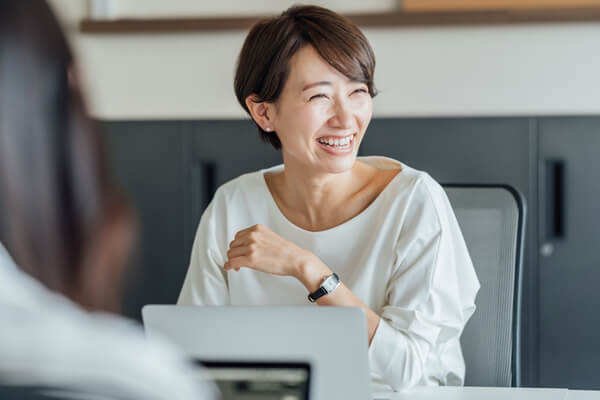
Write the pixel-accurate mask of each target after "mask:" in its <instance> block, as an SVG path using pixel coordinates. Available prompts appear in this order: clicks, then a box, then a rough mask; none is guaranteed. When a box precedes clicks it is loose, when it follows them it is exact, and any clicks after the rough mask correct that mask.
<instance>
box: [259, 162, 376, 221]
mask: <svg viewBox="0 0 600 400" xmlns="http://www.w3.org/2000/svg"><path fill="white" fill-rule="evenodd" d="M374 172H376V169H375V168H374V167H371V166H369V165H367V164H364V163H362V162H359V161H357V162H355V163H354V165H353V167H352V168H351V169H349V170H348V171H345V172H341V173H335V174H334V173H311V172H310V171H307V169H306V167H304V168H303V167H302V166H295V165H294V164H292V163H286V164H285V168H284V170H283V172H281V173H278V174H273V175H271V176H270V177H268V179H267V184H268V186H269V189H270V190H271V193H272V194H273V197H274V199H275V201H276V203H277V204H278V206H279V208H280V209H281V210H282V211H283V213H284V214H285V215H286V217H288V218H289V219H290V220H291V221H292V222H294V223H296V224H297V225H299V226H301V227H306V228H308V229H309V230H321V229H324V227H327V226H331V225H336V224H337V223H341V222H342V221H343V220H346V219H348V216H349V215H350V214H352V213H353V212H354V210H355V209H356V208H357V206H358V208H360V205H356V204H354V203H356V200H359V201H360V199H356V197H357V194H359V193H361V192H363V188H364V187H365V186H367V185H368V184H369V182H370V181H371V179H372V177H373V174H374Z"/></svg>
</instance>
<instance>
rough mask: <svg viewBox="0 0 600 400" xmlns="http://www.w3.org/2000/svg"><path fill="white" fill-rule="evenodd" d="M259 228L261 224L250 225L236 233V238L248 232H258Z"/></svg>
mask: <svg viewBox="0 0 600 400" xmlns="http://www.w3.org/2000/svg"><path fill="white" fill-rule="evenodd" d="M259 228H260V225H252V226H249V227H247V228H246V229H242V230H241V231H238V232H237V233H236V234H235V238H236V239H237V238H239V237H242V236H244V235H246V234H248V233H250V232H256V231H257V230H258V229H259Z"/></svg>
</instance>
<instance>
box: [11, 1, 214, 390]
mask: <svg viewBox="0 0 600 400" xmlns="http://www.w3.org/2000/svg"><path fill="white" fill-rule="evenodd" d="M75 72H76V71H75V69H74V65H73V57H72V54H71V52H70V50H69V48H68V45H67V42H66V40H65V37H64V35H63V33H62V32H61V30H60V27H59V25H58V23H57V21H56V19H55V17H54V16H53V15H52V13H51V11H50V9H49V7H48V5H47V4H46V3H45V2H44V1H40V0H31V1H26V2H24V1H21V0H3V1H2V2H0V204H1V205H2V206H1V207H0V224H1V225H0V227H1V228H3V229H1V230H0V243H2V244H4V246H5V247H6V249H5V248H4V246H2V245H0V276H1V277H2V278H1V279H0V326H1V328H0V385H1V386H3V387H0V397H2V398H5V397H6V398H14V397H15V396H16V393H19V392H14V391H13V390H16V389H14V387H15V385H18V386H26V387H49V388H53V389H60V390H63V392H59V393H62V394H63V395H64V396H66V397H68V398H79V397H78V396H79V395H82V396H83V397H85V398H90V397H89V396H87V397H86V396H85V394H86V393H87V394H96V395H100V397H102V398H128V399H129V398H131V399H138V398H139V399H202V398H212V397H213V396H212V393H211V392H209V390H208V389H209V388H208V387H207V386H206V385H203V384H200V383H199V382H198V381H197V380H196V379H195V378H194V377H193V375H194V372H193V371H192V370H191V369H190V368H189V367H188V365H187V364H186V362H185V360H184V359H183V357H182V356H181V355H180V354H179V353H177V352H175V351H174V350H173V349H172V348H171V347H170V346H168V345H166V344H164V343H162V342H161V343H159V342H156V343H148V342H147V341H146V340H145V338H144V335H143V332H142V331H141V329H139V328H138V327H136V326H134V325H133V324H132V323H131V322H129V321H126V320H124V319H121V318H118V317H116V316H112V315H110V314H108V313H106V312H107V311H108V312H116V311H118V304H119V303H120V301H119V296H120V285H119V284H120V282H121V280H122V278H123V276H122V275H123V274H122V266H123V264H124V260H125V258H126V256H127V253H128V248H129V245H130V243H131V241H132V237H133V224H132V219H131V213H130V211H129V210H128V208H127V207H126V206H125V204H124V202H123V201H122V200H121V199H120V198H119V196H118V195H117V193H116V192H115V189H114V187H113V185H112V183H111V182H110V179H109V177H108V173H107V166H106V163H105V160H104V154H103V152H102V151H101V150H102V149H101V143H100V142H101V140H100V135H99V133H98V131H97V130H96V129H95V126H94V125H93V124H92V123H91V121H90V120H89V119H88V118H87V116H86V114H85V109H84V105H83V101H82V98H81V94H80V92H79V88H78V79H77V75H76V73H75ZM13 260H14V261H13ZM17 266H18V267H17ZM6 391H8V393H6ZM65 391H66V392H68V393H66V392H65ZM59 397H61V394H56V397H52V398H59ZM92 397H93V396H92Z"/></svg>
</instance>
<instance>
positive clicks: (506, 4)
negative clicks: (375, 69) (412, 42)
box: [402, 0, 600, 11]
mask: <svg viewBox="0 0 600 400" xmlns="http://www.w3.org/2000/svg"><path fill="white" fill-rule="evenodd" d="M596 6H600V0H485V1H481V0H403V1H402V10H403V11H458V10H462V11H465V10H470V11H475V10H479V11H483V10H515V9H535V8H537V9H543V8H573V7H596Z"/></svg>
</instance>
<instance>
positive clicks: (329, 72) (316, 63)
mask: <svg viewBox="0 0 600 400" xmlns="http://www.w3.org/2000/svg"><path fill="white" fill-rule="evenodd" d="M288 80H289V83H290V84H291V85H290V86H293V87H294V88H295V89H298V90H300V91H303V90H305V88H307V86H310V85H313V84H315V83H322V82H329V83H331V84H334V83H350V82H351V80H350V79H349V78H348V77H347V76H345V75H344V74H342V73H341V72H339V71H338V70H336V69H335V68H333V67H332V66H331V65H329V64H328V63H327V62H326V61H325V60H324V59H323V58H322V57H321V56H320V55H319V53H317V51H316V50H315V49H314V48H313V47H312V46H310V45H308V46H305V47H303V48H302V49H300V50H299V51H298V52H297V53H296V54H295V55H294V57H292V59H291V60H290V75H289V77H288Z"/></svg>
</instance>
